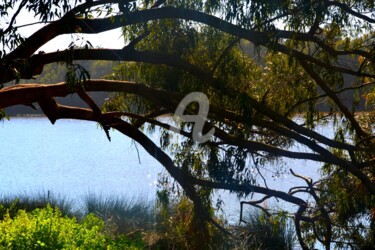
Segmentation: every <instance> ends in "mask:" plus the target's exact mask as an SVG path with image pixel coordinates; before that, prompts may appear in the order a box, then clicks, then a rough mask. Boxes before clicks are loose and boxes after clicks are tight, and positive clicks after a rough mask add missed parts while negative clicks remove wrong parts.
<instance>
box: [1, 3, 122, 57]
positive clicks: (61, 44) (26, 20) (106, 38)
mask: <svg viewBox="0 0 375 250" xmlns="http://www.w3.org/2000/svg"><path fill="white" fill-rule="evenodd" d="M11 17H12V14H11V13H9V16H8V19H10V18H11ZM1 21H2V22H4V21H6V20H1ZM37 21H38V20H36V19H35V18H34V17H33V15H32V14H31V13H28V12H27V11H26V10H24V11H22V12H21V13H20V15H19V16H18V18H17V23H16V26H21V25H24V24H30V23H33V22H37ZM41 27H43V25H42V24H35V25H32V26H26V27H23V28H19V32H20V33H21V34H22V35H23V36H24V37H29V36H30V35H32V34H33V33H34V32H35V31H37V30H38V29H40V28H41ZM82 37H83V38H84V39H86V40H88V41H90V43H91V44H92V45H93V46H94V47H103V48H110V49H121V48H123V47H124V45H125V44H124V41H123V38H122V37H121V28H118V29H115V30H111V31H107V32H103V33H99V34H90V35H87V34H74V35H61V36H58V37H56V38H54V39H53V40H51V41H50V42H48V43H47V44H45V45H44V46H43V47H41V48H40V49H39V50H42V51H44V52H53V51H56V50H64V49H66V48H67V47H68V46H69V44H70V43H71V42H72V41H75V40H76V39H79V38H82ZM81 41H82V39H80V40H78V41H77V42H76V44H77V45H80V44H81Z"/></svg>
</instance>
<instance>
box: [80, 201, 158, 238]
mask: <svg viewBox="0 0 375 250" xmlns="http://www.w3.org/2000/svg"><path fill="white" fill-rule="evenodd" d="M82 209H83V210H82V211H83V216H86V215H87V214H90V213H93V214H95V215H96V216H98V217H99V218H101V219H102V220H103V221H104V222H105V223H106V227H107V229H108V230H110V231H111V232H112V233H114V234H124V233H131V232H134V231H137V230H150V229H152V228H153V226H154V224H155V207H154V202H153V201H148V200H146V199H144V198H141V197H133V198H129V197H117V196H110V197H103V196H102V195H99V196H98V195H95V194H89V195H87V196H86V197H85V198H84V202H83V206H82Z"/></svg>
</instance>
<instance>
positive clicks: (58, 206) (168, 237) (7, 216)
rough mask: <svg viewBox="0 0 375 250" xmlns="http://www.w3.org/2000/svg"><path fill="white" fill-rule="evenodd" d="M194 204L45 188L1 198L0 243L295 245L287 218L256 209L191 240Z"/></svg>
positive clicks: (53, 246)
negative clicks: (75, 197) (77, 200)
mask: <svg viewBox="0 0 375 250" xmlns="http://www.w3.org/2000/svg"><path fill="white" fill-rule="evenodd" d="M192 218H193V204H192V203H191V202H190V201H189V200H188V199H186V198H184V199H182V200H180V201H174V202H172V203H170V204H165V203H162V202H161V201H160V200H159V201H157V202H153V201H145V200H143V199H142V198H140V197H138V198H136V199H135V198H133V199H130V198H125V197H121V198H120V197H102V196H100V195H93V194H90V195H87V196H86V197H85V198H84V199H83V201H82V202H81V204H80V205H78V204H75V205H74V203H73V202H72V201H70V200H68V199H66V198H63V197H54V196H52V195H50V194H49V193H48V194H46V195H44V194H39V195H32V196H28V195H22V196H19V197H18V198H9V197H3V198H2V199H1V200H0V248H2V249H3V248H6V249H192V247H193V246H199V245H201V246H202V247H203V248H204V247H205V246H206V247H209V248H210V249H280V250H281V249H285V250H286V249H293V247H294V246H295V244H296V238H295V234H294V231H293V228H291V227H290V223H291V220H286V218H283V219H281V218H276V217H275V218H274V220H270V218H269V217H268V216H266V215H265V214H264V213H262V212H259V211H257V210H254V211H250V212H249V213H247V215H246V216H245V220H246V221H247V222H246V223H242V225H228V224H226V223H225V220H224V219H223V218H222V217H219V216H216V217H215V218H216V219H215V220H216V222H217V223H218V225H220V226H222V227H227V229H228V230H229V232H230V233H231V235H228V234H227V233H228V232H223V231H220V230H218V229H217V228H216V227H211V228H210V229H209V237H208V238H206V239H205V240H206V242H205V243H201V242H194V241H196V239H197V237H196V234H197V233H199V230H198V231H196V230H193V228H191V226H192V224H191V223H192Z"/></svg>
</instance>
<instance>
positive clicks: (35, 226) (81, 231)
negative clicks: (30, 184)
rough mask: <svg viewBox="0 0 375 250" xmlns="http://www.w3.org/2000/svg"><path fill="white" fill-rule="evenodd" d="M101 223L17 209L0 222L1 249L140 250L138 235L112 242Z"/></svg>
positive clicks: (91, 217)
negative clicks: (134, 237) (14, 213)
mask: <svg viewBox="0 0 375 250" xmlns="http://www.w3.org/2000/svg"><path fill="white" fill-rule="evenodd" d="M103 229H104V222H103V221H102V220H101V219H99V218H98V217H96V216H94V215H93V214H89V215H88V216H86V217H85V218H84V219H83V220H82V222H81V223H78V222H77V220H76V219H75V218H70V217H67V216H62V214H61V212H60V211H59V210H58V209H56V208H55V209H54V208H51V207H50V206H49V205H47V207H46V208H42V209H35V210H34V211H32V212H26V211H25V210H19V211H18V212H17V214H16V216H14V217H13V218H11V217H10V215H9V213H7V214H6V215H5V216H4V219H3V220H2V221H0V248H2V249H141V248H143V243H142V241H141V239H140V235H139V236H138V238H137V239H134V240H129V239H127V238H126V237H125V236H122V237H121V238H115V239H112V238H110V237H109V236H107V235H105V234H104V233H103Z"/></svg>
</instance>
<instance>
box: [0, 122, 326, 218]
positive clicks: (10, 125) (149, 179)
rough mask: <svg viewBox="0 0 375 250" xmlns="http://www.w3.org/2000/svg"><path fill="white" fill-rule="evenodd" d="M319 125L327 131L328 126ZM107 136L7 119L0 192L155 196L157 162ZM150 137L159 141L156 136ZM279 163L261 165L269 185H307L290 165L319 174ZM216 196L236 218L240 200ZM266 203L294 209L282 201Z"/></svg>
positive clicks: (91, 127)
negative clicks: (276, 165) (279, 166)
mask: <svg viewBox="0 0 375 250" xmlns="http://www.w3.org/2000/svg"><path fill="white" fill-rule="evenodd" d="M323 130H324V131H325V132H327V128H324V129H322V131H323ZM330 133H331V132H330ZM110 135H111V141H110V142H109V141H108V140H107V138H106V135H105V133H104V131H103V130H101V129H100V128H99V127H98V126H97V124H96V123H93V122H86V121H77V120H59V121H57V122H56V124H55V125H52V124H51V123H50V122H49V121H48V119H47V118H11V120H10V121H5V122H3V123H0V197H1V196H14V195H18V194H25V193H26V194H31V195H33V194H37V193H40V192H45V193H46V192H48V191H50V192H52V193H53V194H61V195H63V196H65V197H68V198H70V199H72V200H74V201H79V200H82V199H83V198H84V197H85V196H87V195H88V194H92V193H94V194H98V195H103V196H111V195H116V196H117V195H118V196H122V195H125V196H128V197H134V196H135V197H137V196H142V197H147V198H149V199H153V198H155V194H156V190H157V185H156V184H157V179H158V173H161V172H162V171H163V167H162V166H161V164H160V163H158V162H157V161H156V160H155V159H154V158H152V157H151V156H150V155H149V154H148V153H147V152H146V151H145V150H144V149H143V148H142V147H141V146H140V145H138V146H135V144H134V142H133V141H132V140H131V139H129V138H128V137H126V136H124V135H122V134H120V133H119V132H116V131H110ZM153 140H154V141H155V142H157V141H158V138H157V135H154V137H153ZM138 156H139V157H138ZM283 167H284V169H285V170H286V172H284V173H281V174H276V173H275V171H274V170H272V169H273V168H272V167H267V169H265V170H263V175H264V177H265V179H266V180H267V185H268V187H270V188H273V189H279V190H284V191H288V189H289V188H290V187H292V186H295V185H305V183H304V182H303V181H302V180H300V179H296V178H295V177H293V176H292V175H291V174H290V173H289V171H288V169H289V168H292V169H293V170H294V171H295V172H297V173H300V174H303V175H306V176H309V177H317V176H318V172H317V171H318V165H317V164H315V163H312V162H309V161H302V160H298V161H292V160H290V161H286V162H285V163H284V166H283ZM254 174H255V175H256V171H255V170H254ZM258 179H259V182H260V184H261V185H263V186H264V184H263V182H262V181H261V178H260V177H259V176H258ZM219 195H220V196H221V197H222V198H223V199H224V204H225V206H224V213H225V216H226V218H227V219H228V220H229V221H231V222H236V221H237V222H238V219H239V213H238V212H239V208H240V205H239V200H238V199H237V198H236V197H235V196H234V195H229V194H228V193H227V192H217V193H216V197H218V196H219ZM261 197H262V196H259V195H255V196H254V197H252V198H251V199H256V198H261ZM248 199H250V198H248ZM267 202H268V205H269V206H272V207H283V208H285V206H287V208H288V209H291V210H292V211H293V210H294V208H293V206H290V205H288V204H285V203H282V202H281V201H280V200H279V201H277V200H275V199H273V200H271V201H267Z"/></svg>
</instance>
